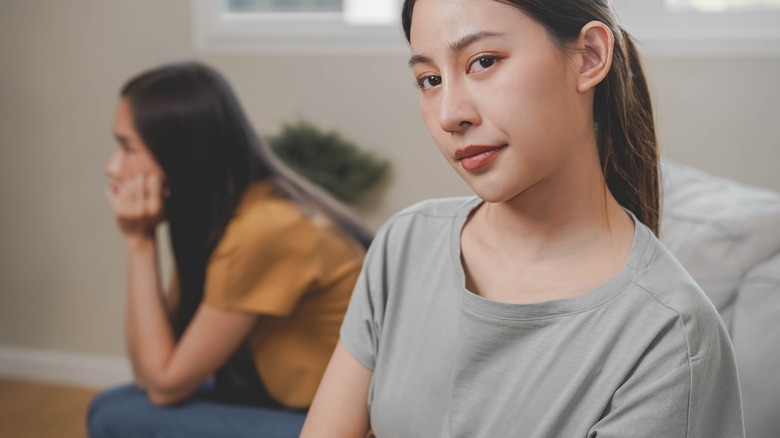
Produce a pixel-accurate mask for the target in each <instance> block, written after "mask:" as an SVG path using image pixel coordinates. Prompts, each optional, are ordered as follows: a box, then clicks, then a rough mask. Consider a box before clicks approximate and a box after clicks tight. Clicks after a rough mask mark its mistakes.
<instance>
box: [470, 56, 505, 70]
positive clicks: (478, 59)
mask: <svg viewBox="0 0 780 438" xmlns="http://www.w3.org/2000/svg"><path fill="white" fill-rule="evenodd" d="M482 60H490V61H492V62H491V63H490V65H489V66H487V67H482V68H484V69H485V70H487V69H489V68H491V67H493V66H494V65H496V64H497V63H499V62H501V60H502V58H500V57H498V56H495V55H481V56H479V57H478V58H477V59H475V60H474V61H472V62H471V63H470V64H469V71H470V70H471V66H473V65H474V64H476V63H478V62H480V61H482Z"/></svg>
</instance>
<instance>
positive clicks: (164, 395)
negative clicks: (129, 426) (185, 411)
mask: <svg viewBox="0 0 780 438" xmlns="http://www.w3.org/2000/svg"><path fill="white" fill-rule="evenodd" d="M146 396H147V397H149V402H151V403H152V404H153V405H156V406H171V405H175V404H176V403H179V402H180V401H182V400H184V399H185V398H186V394H177V393H175V392H168V391H163V390H160V389H157V388H146Z"/></svg>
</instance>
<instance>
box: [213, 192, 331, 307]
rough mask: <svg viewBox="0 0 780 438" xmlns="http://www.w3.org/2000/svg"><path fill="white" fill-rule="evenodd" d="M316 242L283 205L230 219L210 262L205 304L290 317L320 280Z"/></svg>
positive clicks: (312, 231) (311, 227) (307, 225)
mask: <svg viewBox="0 0 780 438" xmlns="http://www.w3.org/2000/svg"><path fill="white" fill-rule="evenodd" d="M320 238H321V233H318V232H317V226H316V225H315V224H313V223H312V222H311V221H310V220H309V219H308V218H306V217H305V216H304V215H303V214H302V213H301V212H299V211H298V210H297V208H295V206H294V205H292V204H290V203H287V202H283V201H277V202H275V203H274V202H269V203H268V205H264V206H263V207H262V208H257V209H255V210H254V211H252V212H251V213H250V214H246V215H244V216H240V217H238V218H236V219H234V220H233V221H231V223H230V224H229V225H228V228H227V230H226V232H225V235H224V237H223V238H222V240H221V241H220V243H219V245H218V246H217V248H216V249H215V250H214V253H213V254H212V257H211V259H210V260H209V263H208V266H207V271H206V281H205V287H204V302H206V303H207V304H210V305H212V306H215V307H219V308H223V309H231V310H241V311H246V312H252V313H258V314H266V315H273V316H288V315H290V314H292V312H293V311H294V309H295V308H296V306H297V304H298V302H299V301H300V300H301V298H302V297H303V296H304V295H305V294H306V293H307V292H308V291H309V290H311V289H312V288H314V287H316V284H317V281H318V279H319V277H320V275H321V272H320V271H321V270H322V264H321V260H322V254H319V252H318V242H319V239H320Z"/></svg>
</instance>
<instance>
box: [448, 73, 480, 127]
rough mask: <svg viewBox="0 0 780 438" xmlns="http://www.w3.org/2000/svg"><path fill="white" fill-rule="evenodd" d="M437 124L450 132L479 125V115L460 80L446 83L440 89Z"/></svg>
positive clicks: (467, 90) (469, 94) (468, 92)
mask: <svg viewBox="0 0 780 438" xmlns="http://www.w3.org/2000/svg"><path fill="white" fill-rule="evenodd" d="M440 105H441V106H440V108H439V125H440V126H441V128H442V129H443V130H445V131H447V132H449V133H451V134H454V133H457V132H461V131H463V130H465V129H467V128H468V127H470V126H475V125H479V123H480V122H481V117H480V114H479V111H477V107H476V106H475V102H474V100H473V98H472V96H471V93H470V90H469V89H468V88H467V87H466V86H465V84H463V83H461V82H460V81H452V82H449V83H446V84H445V85H444V88H443V89H442V97H441V102H440Z"/></svg>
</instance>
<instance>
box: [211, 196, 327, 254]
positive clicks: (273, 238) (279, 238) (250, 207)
mask: <svg viewBox="0 0 780 438" xmlns="http://www.w3.org/2000/svg"><path fill="white" fill-rule="evenodd" d="M316 232H317V227H316V226H315V224H314V223H313V221H312V219H311V217H310V215H309V214H308V212H307V211H306V209H305V208H304V207H303V206H301V205H299V204H298V203H296V202H294V201H291V200H288V199H284V198H281V197H279V196H277V195H275V194H274V192H273V188H272V187H271V185H270V184H268V183H263V182H260V183H254V184H252V185H251V186H249V187H248V188H247V190H246V192H245V193H244V195H243V196H242V199H241V202H240V203H239V205H238V207H237V208H236V211H235V213H234V215H233V218H232V219H231V220H230V221H229V222H228V224H227V227H226V228H225V232H224V234H223V236H222V239H221V240H220V242H219V245H218V247H217V250H216V252H218V253H229V252H233V251H235V250H237V249H240V248H243V247H250V246H251V247H259V245H261V247H265V248H268V246H269V245H271V246H273V244H274V242H279V243H283V242H287V243H289V242H291V241H306V240H307V239H310V238H311V237H312V235H313V234H315V233H316ZM291 237H294V239H292V240H291Z"/></svg>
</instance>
